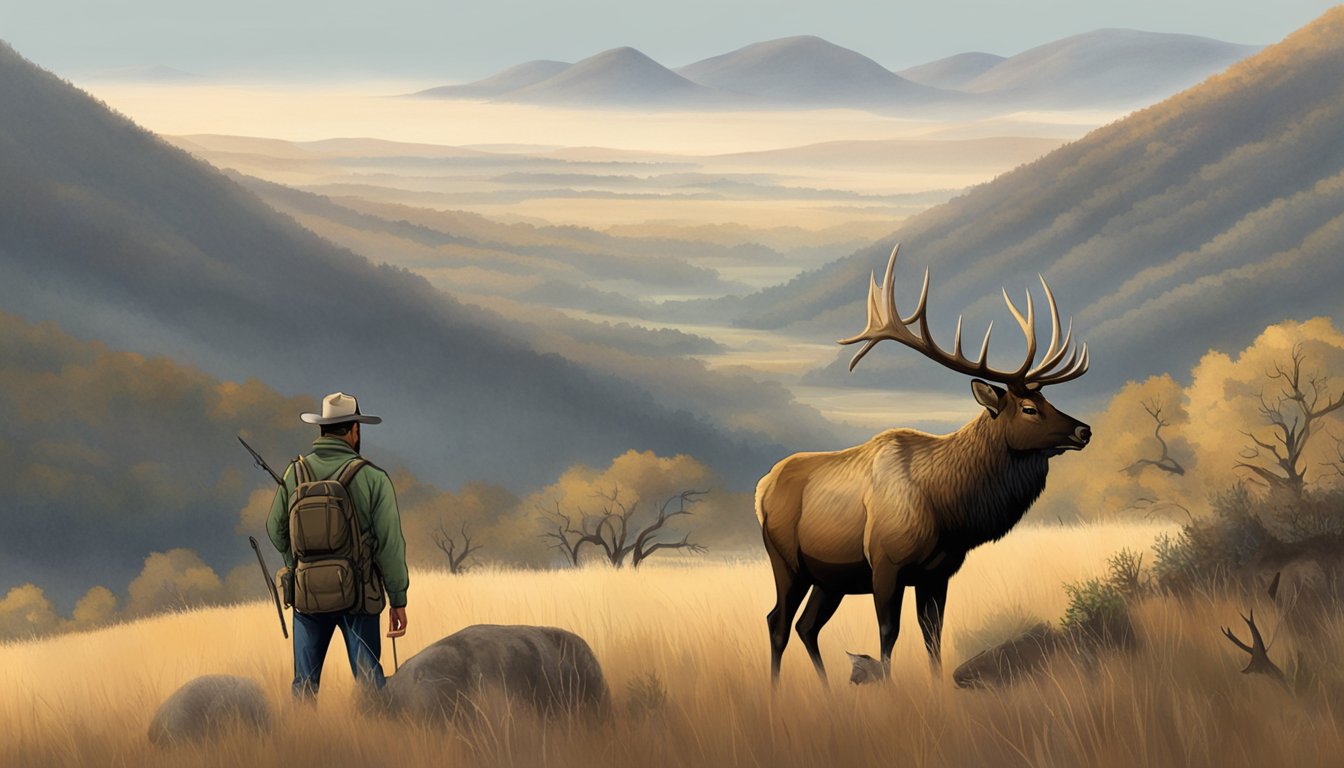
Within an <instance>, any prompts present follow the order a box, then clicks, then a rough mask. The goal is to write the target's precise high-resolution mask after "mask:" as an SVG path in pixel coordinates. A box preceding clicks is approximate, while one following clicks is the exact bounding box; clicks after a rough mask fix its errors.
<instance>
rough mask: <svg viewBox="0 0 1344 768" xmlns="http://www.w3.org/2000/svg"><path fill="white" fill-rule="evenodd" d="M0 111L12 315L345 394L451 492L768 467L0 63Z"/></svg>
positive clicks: (757, 445)
mask: <svg viewBox="0 0 1344 768" xmlns="http://www.w3.org/2000/svg"><path fill="white" fill-rule="evenodd" d="M0 103H3V104H4V105H5V109H4V110H0V307H2V308H3V309H4V310H5V311H8V312H11V313H15V314H17V315H19V316H21V317H23V318H25V319H26V320H29V321H34V320H56V321H58V322H60V323H61V326H62V327H63V328H66V329H68V330H69V331H70V332H71V333H72V334H74V335H76V336H79V337H84V338H94V339H99V340H102V341H104V342H106V343H108V344H109V345H113V346H114V347H117V348H123V349H128V350H131V351H135V352H140V353H142V354H153V355H165V356H167V357H170V358H172V359H175V360H179V361H182V362H183V363H185V364H188V365H192V366H195V367H198V368H200V369H201V370H202V371H204V372H206V373H208V374H210V375H212V376H216V377H220V378H227V379H229V380H233V381H243V380H246V379H248V378H252V377H255V378H258V379H260V380H262V381H265V382H266V383H267V384H269V385H270V386H272V387H274V388H275V389H276V390H277V391H279V392H281V393H284V394H286V395H299V394H302V395H306V396H309V397H311V396H315V395H320V394H322V393H325V392H330V391H334V390H338V389H339V390H344V391H349V392H354V393H356V394H358V395H360V396H361V397H362V398H363V402H364V404H365V407H366V409H367V410H369V411H372V412H377V413H380V415H382V416H384V417H385V418H386V424H385V425H383V426H382V427H380V428H379V429H378V430H377V431H376V433H375V431H374V430H372V429H371V430H370V431H369V433H368V434H367V435H366V444H367V445H369V447H370V448H375V447H376V448H377V450H376V451H374V453H375V455H377V456H379V457H381V458H382V459H383V460H385V461H388V462H392V463H396V462H399V461H404V462H405V463H406V464H407V465H408V466H409V467H410V468H412V469H413V470H415V471H416V472H417V473H418V474H419V475H420V476H422V477H425V478H426V479H428V480H431V481H434V482H437V483H439V484H441V485H444V486H448V487H455V486H457V485H460V484H461V483H463V482H466V481H471V480H485V481H494V482H497V483H500V484H503V485H506V486H509V487H513V488H529V487H536V486H537V485H539V484H541V483H543V482H549V481H551V480H553V479H554V478H555V477H556V476H557V475H558V474H559V473H560V472H561V471H563V470H564V469H566V468H567V467H569V466H570V465H571V464H573V463H574V462H578V461H583V462H587V463H589V464H593V465H601V464H604V463H605V462H608V461H610V460H611V458H612V457H613V456H615V455H617V454H619V453H621V452H623V451H625V450H627V449H630V448H638V449H642V450H654V451H657V452H658V453H660V454H675V453H690V454H693V455H695V456H697V457H699V458H701V459H702V460H703V461H705V462H706V463H708V464H710V465H712V466H714V467H716V468H717V469H718V470H719V471H721V472H723V473H724V474H725V475H726V476H728V477H730V478H732V480H733V481H734V482H735V483H736V484H739V485H746V484H749V483H750V482H751V481H753V480H754V479H755V477H758V476H759V475H760V474H761V473H762V472H764V471H765V470H766V469H768V468H769V465H770V463H771V462H772V461H774V460H775V459H777V458H778V456H779V455H780V454H781V452H782V451H783V449H782V448H781V447H780V446H778V445H774V444H771V441H769V440H764V439H762V438H760V436H759V435H756V434H753V433H745V432H744V433H733V434H731V435H730V434H725V433H724V432H723V431H721V430H720V429H718V428H716V427H715V426H714V425H713V423H712V420H711V419H709V418H708V417H706V416H704V414H703V413H702V412H699V411H698V410H695V409H688V410H685V411H673V410H671V409H668V408H665V407H663V406H661V405H660V404H659V402H658V401H657V400H656V399H655V398H654V397H653V396H651V395H650V394H649V393H648V391H647V390H645V389H643V388H641V387H639V386H637V385H635V384H632V383H631V382H629V381H628V380H626V379H623V378H621V377H619V376H616V375H610V374H606V373H603V372H601V371H598V370H596V369H594V368H592V367H588V366H584V365H581V364H576V363H574V362H571V361H569V360H566V359H565V358H562V357H560V356H559V355H556V354H553V353H549V352H548V351H546V350H534V349H532V348H531V347H529V346H528V345H527V344H525V343H523V342H522V341H520V340H519V339H518V338H517V337H515V336H513V335H509V334H505V333H501V332H499V331H498V330H494V328H497V327H499V326H500V325H504V324H505V319H503V318H500V317H498V316H492V315H489V314H488V313H485V312H484V311H483V310H479V309H475V308H472V307H468V306H464V305H462V304H460V303H458V302H456V301H454V300H453V299H451V298H450V297H448V296H447V295H445V294H442V293H440V292H438V291H436V290H434V289H433V288H432V287H431V286H430V284H429V283H428V282H426V281H425V280H424V279H423V278H420V277H418V276H415V275H413V274H411V273H410V272H408V271H406V270H403V269H397V268H393V267H389V266H387V265H381V266H379V265H375V264H372V263H370V262H369V261H367V260H365V259H363V258H360V257H358V256H355V255H354V254H352V253H350V252H349V251H345V250H342V249H339V248H337V247H335V246H333V245H332V244H331V243H329V242H328V241H326V240H322V239H320V238H318V237H317V236H315V235H313V234H312V233H311V232H309V231H307V230H305V229H302V228H301V227H299V226H297V225H296V224H295V223H294V221H293V220H292V219H290V218H288V217H285V216H283V215H280V214H278V213H276V212H275V211H274V210H273V209H271V208H270V207H268V206H267V205H266V204H265V203H263V202H262V201H260V200H259V199H258V198H257V197H256V196H255V195H253V194H251V193H249V192H247V191H246V190H244V189H242V188H241V187H240V186H239V185H238V184H236V183H234V182H233V181H231V180H229V179H228V178H226V177H225V176H224V175H223V174H221V173H219V172H217V171H215V170H213V169H212V168H210V167H209V166H207V165H205V164H203V163H201V162H199V161H197V160H195V159H193V158H192V157H190V156H189V155H188V154H187V153H185V152H183V151H181V150H178V149H175V148H173V147H171V146H170V145H168V144H167V143H166V142H164V141H163V140H161V139H159V138H157V137H155V136H153V135H152V134H150V133H148V132H146V131H144V130H142V129H141V128H139V127H137V126H136V125H134V124H133V123H131V122H130V121H129V120H127V119H125V118H124V117H121V116H118V115H116V114H114V113H112V112H111V111H109V110H108V109H107V108H105V107H104V106H102V105H101V104H99V103H98V102H96V101H94V100H93V99H91V98H90V97H89V96H88V95H86V94H85V93H83V92H81V91H79V90H77V89H75V88H73V87H72V86H70V85H69V84H67V83H65V82H63V81H61V80H60V79H59V78H57V77H55V76H53V75H51V74H49V73H47V72H44V71H42V70H40V69H38V68H37V67H36V66H34V65H33V64H31V63H29V62H27V61H26V60H24V59H23V58H22V57H20V56H19V55H18V54H17V53H15V52H14V51H13V50H12V49H10V48H8V47H7V46H3V47H0ZM775 389H778V388H774V389H771V390H770V393H769V394H759V393H758V396H760V397H776V398H778V397H780V395H779V393H777V392H775ZM90 396H97V393H90ZM239 407H247V406H246V404H245V403H239ZM780 407H781V408H782V409H783V410H784V412H786V413H787V412H788V411H789V409H791V408H794V407H795V406H792V405H790V404H789V403H788V402H787V396H785V397H784V399H783V400H781V402H780ZM814 418H815V415H814ZM0 442H3V441H0ZM302 447H303V446H301V445H293V444H286V445H269V446H258V448H261V449H263V450H266V451H267V452H268V454H269V455H273V456H277V455H278V456H283V455H285V454H286V453H292V452H294V451H297V450H298V449H300V448H302Z"/></svg>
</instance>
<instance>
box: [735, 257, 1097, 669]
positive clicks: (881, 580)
mask: <svg viewBox="0 0 1344 768" xmlns="http://www.w3.org/2000/svg"><path fill="white" fill-rule="evenodd" d="M899 251H900V245H899V244H898V245H897V246H896V247H895V248H894V249H893V250H892V252H891V258H890V260H889V261H888V262H887V271H886V276H885V278H884V280H883V283H882V287H881V288H879V287H878V285H877V281H876V277H875V276H874V279H873V280H872V283H871V285H870V287H869V292H868V326H867V328H866V329H865V330H864V331H863V332H862V333H860V334H859V335H857V336H854V337H852V338H848V339H842V340H840V341H839V342H838V343H840V344H857V343H859V342H864V345H863V347H862V348H861V349H860V350H859V351H858V353H857V354H855V355H854V357H853V359H852V360H851V361H850V364H849V369H850V370H851V371H852V370H853V369H854V366H856V365H858V363H859V361H860V360H862V359H863V357H864V355H866V354H868V352H869V350H871V349H872V348H873V347H874V346H875V345H876V344H877V343H878V342H881V341H884V340H888V339H890V340H892V341H896V342H900V343H901V344H903V345H905V346H907V347H910V348H911V349H914V350H915V351H917V352H919V353H920V354H923V355H924V356H925V357H928V358H930V359H931V360H933V361H935V362H937V363H939V364H940V365H942V366H944V367H946V368H949V369H951V370H954V371H957V372H960V373H964V374H967V375H969V376H972V377H975V378H973V379H972V381H971V393H972V394H973V395H974V396H975V399H976V401H977V402H978V403H979V404H980V405H982V406H984V411H983V412H981V413H980V414H979V415H978V416H976V418H974V419H972V420H971V421H970V422H969V423H967V424H966V425H965V426H963V427H962V428H961V429H958V430H957V431H955V432H953V433H951V434H947V435H930V434H926V433H924V432H919V431H917V430H913V429H890V430H887V431H885V432H882V433H881V434H878V435H876V436H875V437H873V438H872V439H871V440H869V441H868V442H866V443H864V444H862V445H857V446H854V447H852V448H847V449H845V450H841V451H833V452H824V453H822V452H817V453H796V454H794V455H792V456H789V457H788V458H785V459H784V460H783V461H780V462H779V463H778V464H776V465H775V466H774V468H773V469H771V470H770V472H769V473H768V474H766V475H765V477H763V478H761V481H760V483H758V484H757V487H756V516H757V518H758V520H759V521H760V524H761V530H762V534H763V537H764V539H765V549H766V553H767V554H768V556H769V559H770V566H771V568H772V569H773V571H774V577H775V592H776V602H775V607H774V610H772V611H770V613H769V615H768V617H767V622H768V624H769V628H770V651H771V677H772V680H773V681H774V682H775V683H778V681H779V667H780V659H781V658H782V656H783V654H784V647H785V646H786V645H787V644H788V640H789V625H790V623H792V621H793V617H794V614H795V613H797V611H798V608H799V606H801V605H802V602H803V598H804V597H806V596H807V595H808V591H809V590H811V597H810V598H809V599H808V603H807V607H806V609H805V610H804V611H803V614H802V616H801V617H800V618H799V620H798V625H797V630H798V636H799V638H801V639H802V642H803V645H804V646H805V647H806V648H807V652H808V654H809V655H810V656H811V658H812V663H813V665H814V666H815V667H816V670H817V673H818V674H819V675H820V676H821V678H822V679H823V680H825V679H826V668H825V666H824V665H823V664H822V660H821V653H820V651H819V649H818V647H817V637H818V634H819V633H820V632H821V628H822V626H823V625H825V623H826V622H827V621H828V620H829V619H830V618H831V616H832V615H833V614H834V613H835V611H836V609H837V608H838V607H839V606H840V601H841V600H842V599H843V598H844V596H845V595H855V594H872V596H873V605H874V607H875V609H876V611H877V624H878V633H879V639H880V647H881V651H882V654H881V656H882V660H881V661H882V668H883V670H884V673H885V675H886V676H890V674H891V650H892V648H893V646H895V644H896V635H897V632H898V630H899V628H900V615H901V602H902V599H903V597H904V594H905V588H906V587H911V586H913V587H914V588H915V603H916V608H917V613H918V618H919V627H920V630H921V632H922V633H923V635H924V644H925V647H926V649H927V650H928V654H929V661H930V665H931V667H932V669H933V673H934V675H935V676H941V674H942V671H941V669H942V668H941V664H942V662H941V642H942V640H941V638H942V625H943V610H944V607H945V604H946V601H947V583H948V579H950V578H951V577H952V575H953V574H955V573H956V572H957V570H958V569H959V568H960V567H961V564H962V562H963V561H964V560H965V559H966V553H967V552H969V551H970V550H972V549H974V548H975V547H978V546H980V545H981V544H984V543H986V542H989V541H994V540H997V539H999V538H1001V537H1003V536H1004V534H1006V533H1008V531H1009V530H1011V529H1012V527H1013V526H1014V525H1016V524H1017V522H1018V520H1020V519H1022V516H1023V515H1024V514H1025V513H1026V511H1027V509H1029V508H1030V507H1031V505H1032V503H1033V502H1034V501H1035V500H1036V497H1037V496H1039V495H1040V493H1041V491H1042V490H1043V489H1044V488H1045V476H1046V471H1047V468H1048V467H1047V461H1048V459H1050V458H1051V457H1053V456H1058V455H1060V454H1061V453H1063V452H1064V451H1076V450H1082V448H1083V447H1084V446H1086V445H1087V443H1088V441H1089V440H1090V439H1091V429H1090V428H1089V427H1088V426H1087V425H1086V424H1084V423H1082V422H1081V421H1078V420H1077V419H1074V418H1072V417H1071V416H1068V415H1066V414H1064V413H1063V412H1061V411H1059V410H1057V409H1056V408H1055V407H1054V406H1053V405H1051V404H1050V403H1049V402H1048V401H1046V399H1045V397H1044V396H1042V394H1041V388H1042V387H1045V386H1047V385H1051V384H1060V383H1063V382H1066V381H1070V380H1072V379H1076V378H1078V377H1079V376H1082V375H1083V374H1084V373H1086V372H1087V366H1088V356H1087V345H1086V344H1083V345H1082V350H1081V353H1080V352H1079V350H1078V348H1077V347H1075V346H1074V344H1073V322H1072V321H1070V322H1069V331H1068V333H1067V334H1066V335H1065V336H1064V338H1063V340H1062V341H1061V339H1060V323H1059V310H1058V308H1057V307H1056V305H1055V298H1054V296H1053V295H1052V294H1051V292H1050V286H1049V284H1047V283H1046V282H1045V278H1044V277H1041V285H1042V286H1043V287H1044V288H1045V296H1046V299H1047V300H1048V301H1049V303H1050V316H1051V320H1052V323H1053V331H1052V334H1051V337H1050V346H1049V348H1048V349H1047V350H1046V352H1045V355H1044V357H1043V358H1042V359H1041V362H1040V364H1039V365H1035V366H1034V367H1033V363H1034V362H1035V358H1036V331H1035V320H1036V315H1035V309H1034V307H1033V306H1032V299H1031V292H1030V291H1028V292H1027V314H1026V317H1023V316H1022V313H1021V312H1019V311H1018V309H1017V307H1016V306H1015V305H1014V304H1013V302H1012V300H1011V299H1009V298H1008V293H1007V292H1006V291H1005V292H1004V294H1003V298H1004V301H1005V302H1006V303H1007V305H1008V309H1009V310H1010V311H1011V312H1012V314H1013V317H1014V318H1015V319H1016V320H1017V323H1018V325H1020V326H1021V328H1022V332H1023V334H1024V335H1025V336H1026V342H1027V355H1026V359H1025V360H1024V361H1023V362H1022V364H1021V365H1020V366H1018V368H1017V369H1016V370H1012V371H1003V370H998V369H995V368H992V367H991V366H990V365H989V363H988V354H989V337H990V333H991V332H992V331H993V324H992V323H991V324H990V327H989V330H988V331H986V333H985V338H984V342H983V343H982V344H981V346H980V354H979V356H978V358H977V359H976V360H974V361H972V360H970V359H968V358H966V357H965V355H963V354H962V349H961V320H960V319H958V320H957V333H956V339H955V341H954V342H953V345H952V351H951V352H950V353H949V352H947V351H945V350H943V349H942V348H941V347H939V346H938V345H937V344H936V343H935V342H934V340H933V338H932V336H931V335H930V333H929V324H928V316H927V310H928V298H929V272H928V270H927V269H926V270H925V272H924V287H923V290H922V292H921V293H920V297H919V306H917V307H916V308H915V311H914V313H913V314H911V315H910V316H909V317H904V316H902V315H901V314H900V313H899V312H898V311H897V309H896V300H895V291H894V284H893V282H894V275H895V268H896V256H897V253H898V252H899ZM912 326H917V328H916V329H915V330H912V328H911V327H912ZM1066 358H1067V359H1066ZM989 382H996V383H998V384H1002V385H1003V386H1002V387H999V386H995V385H994V384H991V383H989Z"/></svg>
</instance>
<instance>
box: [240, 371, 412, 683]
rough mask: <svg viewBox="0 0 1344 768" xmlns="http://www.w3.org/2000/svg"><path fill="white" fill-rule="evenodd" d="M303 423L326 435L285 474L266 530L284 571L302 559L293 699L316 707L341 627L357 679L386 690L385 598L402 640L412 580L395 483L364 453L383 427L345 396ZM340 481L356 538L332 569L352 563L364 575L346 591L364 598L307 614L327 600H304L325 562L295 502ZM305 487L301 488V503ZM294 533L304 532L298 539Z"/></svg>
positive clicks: (394, 632)
mask: <svg viewBox="0 0 1344 768" xmlns="http://www.w3.org/2000/svg"><path fill="white" fill-rule="evenodd" d="M299 418H300V419H302V420H303V421H305V422H307V423H309V424H317V425H318V426H319V427H320V428H321V435H320V436H319V437H318V438H317V439H316V440H315V441H313V451H312V453H309V454H307V455H306V456H301V457H299V458H298V459H296V460H295V461H294V462H291V463H290V465H289V467H288V468H287V469H286V470H285V475H284V478H283V479H284V482H283V483H282V484H281V485H280V487H279V488H278V489H277V491H276V493H275V500H274V501H273V502H272V503H271V514H270V518H269V519H268V520H267V523H266V530H267V533H269V534H270V537H271V542H272V543H273V544H275V548H276V549H278V550H280V554H281V555H282V556H283V557H284V559H285V565H286V566H288V567H289V568H290V569H294V568H295V567H296V565H298V564H299V563H296V557H295V554H296V553H295V550H298V553H297V554H298V555H299V557H298V558H297V559H298V560H299V562H300V563H302V566H301V567H299V570H298V572H297V573H294V572H293V571H292V570H291V573H292V574H293V575H292V576H291V578H294V579H295V581H296V583H295V591H296V593H297V594H296V597H295V600H294V605H295V608H294V696H295V697H296V698H298V699H301V700H308V701H312V700H315V699H316V696H317V689H318V685H319V684H320V682H321V678H322V662H323V660H324V659H325V657H326V653H327V646H328V645H330V644H331V636H332V634H333V632H334V631H335V630H336V628H337V627H339V628H340V630H341V635H342V637H343V638H344V639H345V648H346V652H347V654H348V656H349V658H350V669H351V671H353V672H354V674H355V678H356V679H357V680H359V681H361V682H363V683H365V684H368V685H374V686H377V687H379V688H381V687H382V686H383V683H384V677H383V669H382V665H381V663H380V661H379V657H380V654H381V647H382V643H381V640H380V638H379V633H378V625H379V621H378V616H379V614H380V613H381V611H382V604H383V592H384V590H386V596H387V603H388V604H389V605H391V610H390V611H389V615H388V633H387V636H388V637H392V638H396V637H401V636H402V635H404V634H406V589H407V587H408V586H409V583H410V579H409V577H408V576H407V571H406V540H405V539H404V538H403V536H402V533H401V517H400V514H399V513H398V511H397V498H396V495H395V493H394V492H393V489H392V481H391V480H390V479H389V478H388V476H387V473H386V472H384V471H383V470H381V469H379V468H378V467H376V466H374V465H373V464H371V463H368V461H367V460H366V459H363V457H361V456H360V454H359V449H360V425H361V424H379V423H381V422H382V419H381V418H379V417H377V416H368V415H364V414H363V413H361V412H360V410H359V402H358V401H357V400H356V399H355V398H354V397H352V396H350V395H347V394H345V393H343V392H335V393H333V394H330V395H327V396H326V397H324V398H323V399H322V413H321V414H320V415H319V414H316V413H304V414H300V416H299ZM352 473H353V474H352ZM342 476H344V477H345V479H346V482H345V485H344V495H345V496H346V497H347V498H348V505H349V507H352V508H353V511H354V518H355V519H356V521H357V524H358V531H352V533H353V534H354V535H353V536H349V535H347V536H343V537H341V541H342V544H343V546H346V547H347V548H349V549H350V551H351V552H352V553H354V554H351V555H349V556H348V557H347V558H345V559H341V560H327V561H326V562H328V563H330V562H335V563H338V564H339V565H348V564H352V563H353V564H354V566H355V567H354V571H355V572H356V573H362V575H361V576H358V577H351V578H352V579H353V578H358V579H359V580H360V582H359V583H358V584H355V585H350V586H348V587H347V590H349V589H353V590H354V591H355V592H357V593H358V594H356V595H354V596H353V597H352V599H351V602H353V605H347V606H346V607H345V608H344V609H343V610H336V611H313V610H312V609H311V608H309V609H307V610H303V609H301V607H300V606H312V605H320V601H321V600H322V599H328V597H327V595H326V594H318V595H316V597H314V596H306V595H305V594H304V591H305V589H309V590H311V591H316V588H313V587H312V586H311V585H312V584H313V583H315V582H316V581H318V579H319V577H318V576H317V575H316V574H317V570H316V569H315V568H314V567H315V566H316V567H320V566H321V565H322V562H321V561H320V559H319V558H316V557H309V554H310V553H309V552H308V551H307V548H308V547H311V546H312V543H311V542H312V539H313V536H312V534H311V533H305V532H304V531H303V530H302V529H301V524H300V522H299V521H300V520H301V519H302V517H301V516H302V515H304V514H310V513H309V512H305V511H301V510H303V507H302V504H299V505H297V506H296V505H295V502H303V501H304V500H305V499H304V496H303V494H304V493H311V492H313V489H315V488H316V489H318V491H319V492H322V493H324V494H327V493H329V494H332V495H334V496H341V495H342V493H341V492H340V491H337V490H336V489H335V488H334V487H333V485H334V484H332V483H326V484H323V483H316V482H306V481H321V480H340V479H341V478H342ZM300 484H303V489H302V491H301V492H300V493H299V494H298V498H296V490H299V486H300ZM309 498H311V497H309ZM318 501H321V502H330V501H331V498H330V497H329V496H327V495H323V496H322V497H321V498H320V499H318ZM340 503H342V504H343V503H345V502H344V501H341V502H340ZM291 507H293V509H294V510H295V520H291ZM328 507H331V505H330V504H328ZM333 508H339V507H333ZM324 514H325V513H324ZM342 525H343V523H342ZM326 527H330V526H326ZM296 530H297V531H299V533H297V534H296V533H295V531H296ZM292 538H293V539H294V540H295V541H296V542H298V544H297V545H296V546H291V544H292V543H294V542H292V541H291V539H292ZM352 541H353V543H352ZM304 542H307V543H306V544H305V543H304ZM338 554H341V553H338ZM314 561H316V562H314Z"/></svg>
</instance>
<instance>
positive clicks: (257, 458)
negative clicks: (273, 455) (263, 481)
mask: <svg viewBox="0 0 1344 768" xmlns="http://www.w3.org/2000/svg"><path fill="white" fill-rule="evenodd" d="M238 442H240V443H242V444H243V447H244V448H246V449H247V452H248V453H250V454H252V461H253V463H255V464H256V465H257V469H264V470H266V474H268V475H270V476H271V479H272V480H274V481H275V484H276V485H284V484H285V481H284V480H281V479H280V476H279V475H277V474H275V470H273V469H271V465H270V464H267V463H266V460H265V459H263V458H261V454H260V453H257V452H256V451H254V450H252V446H250V445H248V444H247V441H246V440H244V439H243V436H242V435H239V436H238Z"/></svg>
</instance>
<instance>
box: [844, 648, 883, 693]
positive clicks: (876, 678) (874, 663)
mask: <svg viewBox="0 0 1344 768" xmlns="http://www.w3.org/2000/svg"><path fill="white" fill-rule="evenodd" d="M845 655H846V656H848V657H849V663H850V664H851V665H852V667H851V669H850V671H849V682H850V683H851V684H853V685H865V684H867V683H880V682H882V679H883V678H884V677H886V674H885V671H884V670H883V669H882V662H880V661H878V660H877V659H874V658H873V657H872V656H869V655H868V654H866V653H850V652H849V651H845Z"/></svg>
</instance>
